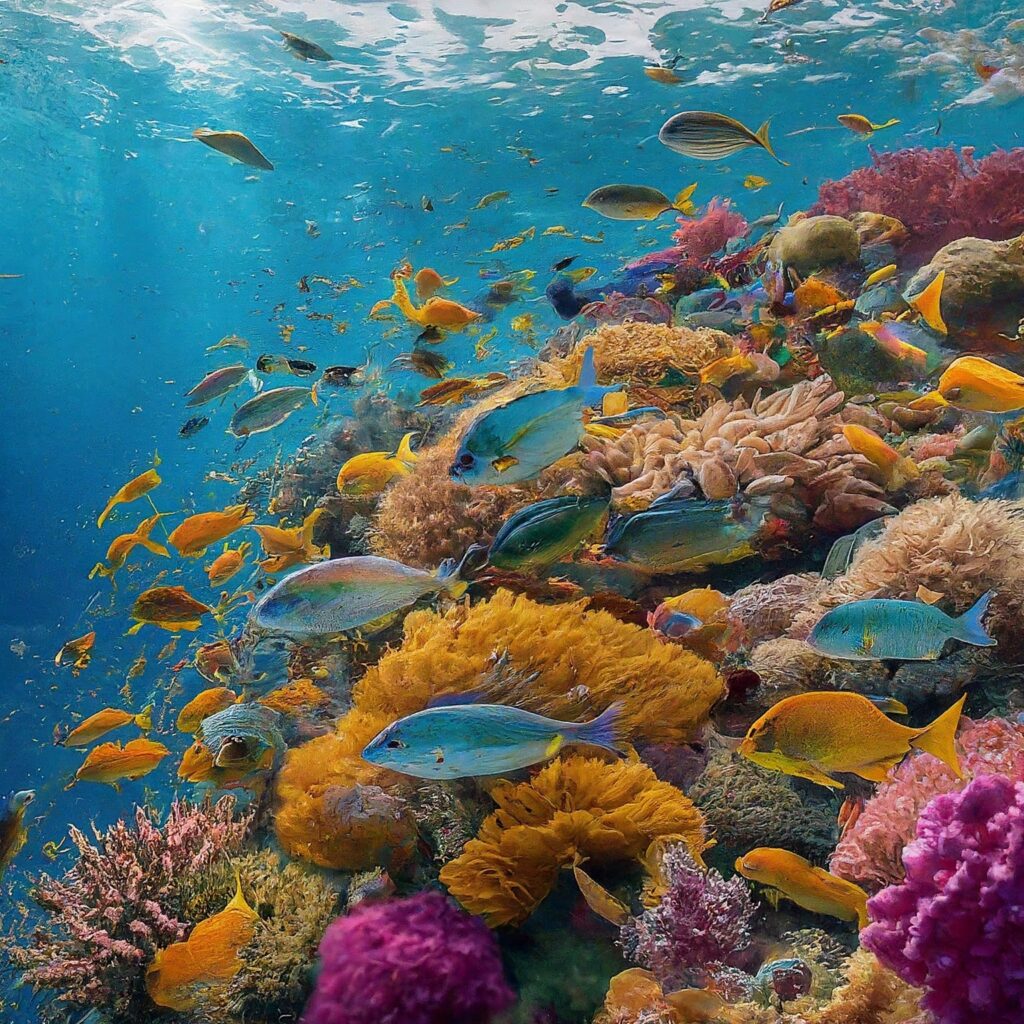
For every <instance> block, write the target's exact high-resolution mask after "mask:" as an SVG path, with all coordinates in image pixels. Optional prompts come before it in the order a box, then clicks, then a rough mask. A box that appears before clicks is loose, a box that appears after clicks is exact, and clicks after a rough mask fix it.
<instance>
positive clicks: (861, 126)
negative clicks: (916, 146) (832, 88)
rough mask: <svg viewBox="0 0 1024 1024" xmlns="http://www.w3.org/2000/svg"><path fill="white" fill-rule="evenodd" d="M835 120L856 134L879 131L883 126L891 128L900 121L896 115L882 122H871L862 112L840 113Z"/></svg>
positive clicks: (870, 133) (869, 133) (868, 133)
mask: <svg viewBox="0 0 1024 1024" xmlns="http://www.w3.org/2000/svg"><path fill="white" fill-rule="evenodd" d="M836 120H837V121H838V122H839V123H840V124H841V125H842V126H843V127H844V128H849V129H850V131H851V132H856V133H857V134H858V135H873V134H874V133H875V132H880V131H881V130H882V129H883V128H891V127H892V126H893V125H896V124H899V123H900V119H899V118H898V117H893V118H891V119H890V120H888V121H886V122H885V123H884V124H872V123H871V122H870V121H869V120H868V119H867V118H866V117H864V116H863V115H862V114H840V115H839V116H838V117H837V118H836Z"/></svg>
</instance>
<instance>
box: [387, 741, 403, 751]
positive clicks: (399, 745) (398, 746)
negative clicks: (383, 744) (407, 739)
mask: <svg viewBox="0 0 1024 1024" xmlns="http://www.w3.org/2000/svg"><path fill="white" fill-rule="evenodd" d="M388 746H389V747H390V748H391V749H392V750H403V749H404V748H405V744H404V743H403V742H402V741H401V740H388Z"/></svg>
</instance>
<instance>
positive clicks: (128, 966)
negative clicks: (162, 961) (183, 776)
mask: <svg viewBox="0 0 1024 1024" xmlns="http://www.w3.org/2000/svg"><path fill="white" fill-rule="evenodd" d="M234 806H235V802H234V799H233V798H232V797H223V798H222V799H221V800H219V801H218V802H217V803H216V804H213V805H209V804H204V805H198V804H188V803H185V802H177V801H176V802H174V803H173V804H172V805H171V808H170V811H169V812H168V815H167V819H166V821H165V822H164V823H163V825H158V824H157V823H156V821H155V820H154V819H153V817H152V816H151V815H150V814H149V812H147V811H146V810H144V809H143V808H141V807H140V808H136V811H135V818H134V821H133V822H132V823H131V824H128V823H126V822H124V821H118V822H117V823H116V824H114V825H112V826H111V827H110V828H109V829H107V831H106V832H103V833H100V832H98V831H97V830H96V829H95V828H94V829H93V840H94V842H95V845H94V843H93V842H91V841H90V840H89V838H88V837H87V836H86V835H85V834H84V833H83V832H81V831H80V830H79V829H77V828H74V827H72V828H71V841H72V843H73V844H74V846H75V848H76V849H77V851H78V859H77V861H76V862H75V865H74V867H72V868H71V870H70V871H69V872H68V873H67V874H66V875H65V876H64V877H63V878H61V879H55V878H50V877H49V876H46V875H44V876H43V877H42V878H41V879H40V880H39V882H38V884H37V885H36V888H35V890H34V894H35V899H36V902H37V903H38V904H39V905H40V906H41V907H42V908H43V910H44V911H45V912H46V914H47V918H48V920H47V922H46V924H45V925H43V926H42V927H39V928H37V929H36V930H35V931H34V932H33V933H32V935H31V936H30V939H29V941H28V943H26V944H24V945H14V944H9V945H7V947H6V951H7V953H8V955H9V956H10V958H11V960H12V962H13V963H14V965H15V966H16V967H18V968H20V969H21V970H22V971H23V981H24V983H25V984H27V985H31V986H32V987H33V988H35V989H40V990H46V991H49V992H51V993H53V995H54V999H53V1001H52V1002H50V1003H49V1004H48V1005H47V1006H46V1007H45V1008H44V1010H43V1012H45V1013H48V1014H50V1015H52V1016H53V1017H54V1018H55V1019H63V1018H64V1017H65V1016H66V1015H67V1012H68V1007H69V1006H70V1007H77V1008H82V1009H89V1008H91V1009H95V1010H98V1011H101V1012H102V1013H103V1015H104V1016H105V1017H106V1018H107V1019H108V1020H110V1021H112V1022H115V1024H117V1022H123V1024H134V1022H137V1021H140V1020H145V1019H148V1015H149V1014H150V1012H151V1011H152V1009H153V1007H152V1004H151V1003H150V1000H149V996H148V995H147V994H146V988H145V969H146V965H147V964H148V963H149V961H150V960H151V959H152V958H153V955H154V954H155V953H156V951H157V950H158V949H159V948H161V947H162V946H166V945H169V944H171V943H173V942H181V941H182V940H184V939H185V937H186V935H187V933H188V930H189V927H190V924H191V922H190V920H189V919H188V917H187V916H185V906H184V898H183V897H184V893H183V891H182V890H181V888H180V887H182V886H184V885H185V884H186V883H187V881H188V879H189V878H190V876H191V875H192V873H194V872H202V871H204V870H205V869H207V868H208V867H209V866H210V864H212V863H213V862H214V861H215V860H216V859H218V858H221V857H224V856H231V855H232V854H233V853H236V852H238V851H239V850H240V849H241V847H242V844H243V842H244V840H245V838H246V836H247V835H248V832H249V828H250V825H251V817H250V816H248V815H245V816H242V817H236V816H235V814H234Z"/></svg>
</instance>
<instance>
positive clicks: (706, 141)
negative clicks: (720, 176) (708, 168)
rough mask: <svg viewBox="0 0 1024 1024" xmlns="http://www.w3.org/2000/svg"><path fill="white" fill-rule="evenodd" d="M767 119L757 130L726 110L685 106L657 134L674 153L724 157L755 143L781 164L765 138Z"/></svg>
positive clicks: (696, 156) (715, 158)
mask: <svg viewBox="0 0 1024 1024" xmlns="http://www.w3.org/2000/svg"><path fill="white" fill-rule="evenodd" d="M768 125H769V122H768V121H765V123H764V124H763V125H761V127H760V128H758V130H757V131H756V132H752V131H751V130H750V129H749V128H747V127H746V125H743V124H741V123H740V122H739V121H737V120H736V119H735V118H732V117H728V116H727V115H725V114H715V113H711V112H709V111H706V110H684V111H683V112H682V113H679V114H674V115H673V116H672V117H670V118H669V119H668V120H667V121H666V122H665V123H664V124H663V125H662V126H661V130H660V131H659V132H658V138H659V139H660V140H661V142H662V143H663V144H664V145H666V146H668V148H669V149H671V150H672V151H673V152H674V153H681V154H682V155H683V156H688V157H692V158H693V159H695V160H724V159H725V158H726V157H730V156H732V155H733V154H734V153H739V152H740V151H741V150H743V149H747V148H748V147H750V146H755V147H759V148H761V149H763V150H764V151H765V152H766V153H768V154H769V156H771V157H773V158H774V159H775V160H778V162H779V163H780V164H782V165H783V166H784V167H788V166H789V165H788V164H787V163H786V162H785V161H784V160H780V159H779V157H778V156H776V154H775V150H774V149H773V148H772V144H771V141H770V140H769V138H768Z"/></svg>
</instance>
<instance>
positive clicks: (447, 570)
mask: <svg viewBox="0 0 1024 1024" xmlns="http://www.w3.org/2000/svg"><path fill="white" fill-rule="evenodd" d="M467 555H468V552H467ZM465 561H466V556H463V558H462V561H461V562H456V561H455V559H454V558H446V559H445V560H444V561H443V562H442V563H441V564H440V565H439V566H438V569H437V580H438V582H439V583H440V584H441V587H442V589H444V590H447V591H448V593H449V594H450V595H451V596H452V597H454V598H459V597H462V595H463V594H464V593H465V592H466V591H467V590H468V589H469V584H468V583H467V582H466V581H465V580H464V579H463V578H462V576H461V571H462V566H463V564H464V563H465Z"/></svg>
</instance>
